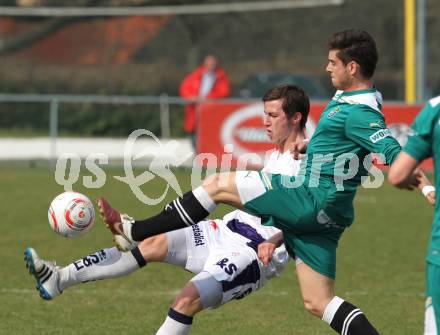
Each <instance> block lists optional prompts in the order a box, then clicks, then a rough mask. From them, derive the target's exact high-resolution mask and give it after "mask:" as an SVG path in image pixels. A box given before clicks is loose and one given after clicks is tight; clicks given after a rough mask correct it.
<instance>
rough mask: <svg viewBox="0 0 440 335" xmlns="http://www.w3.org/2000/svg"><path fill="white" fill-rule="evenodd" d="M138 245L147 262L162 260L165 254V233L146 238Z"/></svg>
mask: <svg viewBox="0 0 440 335" xmlns="http://www.w3.org/2000/svg"><path fill="white" fill-rule="evenodd" d="M138 247H139V251H140V252H141V254H142V256H143V257H144V259H145V261H147V262H162V261H163V260H164V259H165V257H166V255H167V244H166V237H165V235H157V236H153V237H149V238H146V239H145V240H143V241H142V242H140V243H139V245H138Z"/></svg>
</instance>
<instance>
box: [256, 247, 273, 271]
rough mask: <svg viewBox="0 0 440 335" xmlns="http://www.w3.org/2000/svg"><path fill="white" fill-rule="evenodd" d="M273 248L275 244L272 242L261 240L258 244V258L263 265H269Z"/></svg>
mask: <svg viewBox="0 0 440 335" xmlns="http://www.w3.org/2000/svg"><path fill="white" fill-rule="evenodd" d="M275 249H276V245H275V244H274V243H272V242H263V243H260V244H259V245H258V258H259V259H260V260H261V261H262V262H263V264H264V266H268V265H269V263H270V261H271V260H272V255H273V253H274V251H275Z"/></svg>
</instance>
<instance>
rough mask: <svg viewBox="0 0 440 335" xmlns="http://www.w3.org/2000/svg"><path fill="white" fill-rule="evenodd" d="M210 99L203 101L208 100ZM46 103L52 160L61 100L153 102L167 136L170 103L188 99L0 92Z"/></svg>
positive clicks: (4, 97) (3, 97)
mask: <svg viewBox="0 0 440 335" xmlns="http://www.w3.org/2000/svg"><path fill="white" fill-rule="evenodd" d="M210 101H213V100H205V102H210ZM215 101H216V102H222V103H237V102H250V101H255V100H251V99H242V98H229V99H216V100H215ZM6 102H16V103H47V104H48V107H49V139H50V157H51V161H55V160H56V153H57V138H58V127H59V126H58V115H59V108H60V104H62V103H71V104H74V103H95V104H114V105H157V106H158V107H159V109H158V112H159V118H160V134H161V138H169V137H170V135H171V130H170V105H180V106H184V105H186V104H188V100H186V99H182V98H181V97H175V96H169V95H167V94H165V93H163V94H161V95H159V96H134V95H133V96H132V95H68V94H0V103H6Z"/></svg>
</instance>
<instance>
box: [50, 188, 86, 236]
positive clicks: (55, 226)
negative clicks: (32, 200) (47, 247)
mask: <svg viewBox="0 0 440 335" xmlns="http://www.w3.org/2000/svg"><path fill="white" fill-rule="evenodd" d="M47 216H48V219H49V225H50V227H51V228H52V230H53V231H54V232H56V233H58V234H60V235H61V236H64V237H77V236H82V235H84V234H85V233H86V232H87V231H89V230H90V228H92V226H93V221H94V219H95V209H94V207H93V204H92V202H91V201H90V199H89V198H87V197H86V196H85V195H84V194H81V193H77V192H64V193H61V194H60V195H58V196H57V197H56V198H55V199H53V201H52V203H51V204H50V207H49V212H48V215H47Z"/></svg>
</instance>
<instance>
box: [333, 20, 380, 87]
mask: <svg viewBox="0 0 440 335" xmlns="http://www.w3.org/2000/svg"><path fill="white" fill-rule="evenodd" d="M328 48H329V50H338V53H337V56H338V58H339V59H340V60H341V61H342V63H344V64H345V65H347V64H348V63H349V62H351V61H355V62H356V63H358V64H359V65H360V67H361V74H362V75H363V76H364V77H365V78H367V79H369V78H371V77H372V76H373V74H374V70H376V64H377V60H378V58H379V56H378V54H377V48H376V42H375V41H374V39H373V37H371V35H370V34H369V33H367V32H366V31H364V30H356V29H348V30H343V31H339V32H337V33H334V34H333V35H332V36H331V37H330V39H329V41H328Z"/></svg>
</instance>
